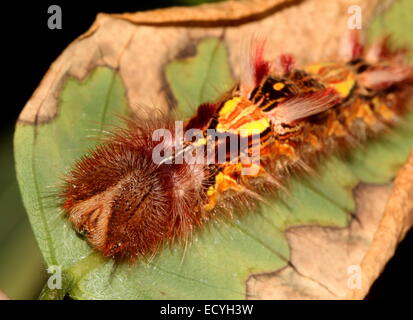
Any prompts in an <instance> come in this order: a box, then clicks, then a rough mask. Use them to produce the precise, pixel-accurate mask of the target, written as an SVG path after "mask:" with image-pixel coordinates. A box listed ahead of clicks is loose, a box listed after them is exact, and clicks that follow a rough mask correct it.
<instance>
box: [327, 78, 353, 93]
mask: <svg viewBox="0 0 413 320" xmlns="http://www.w3.org/2000/svg"><path fill="white" fill-rule="evenodd" d="M355 83H356V77H355V75H354V74H353V73H352V72H349V73H348V76H347V78H346V79H345V80H344V81H342V82H339V83H332V84H328V86H329V87H331V88H334V89H335V90H336V91H337V92H338V94H339V95H340V97H341V98H345V97H347V96H348V95H349V94H350V91H351V89H353V87H354V84H355Z"/></svg>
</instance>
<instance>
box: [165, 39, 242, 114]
mask: <svg viewBox="0 0 413 320" xmlns="http://www.w3.org/2000/svg"><path fill="white" fill-rule="evenodd" d="M196 51H197V52H196V55H195V56H193V57H189V58H185V59H181V60H175V61H172V62H171V63H169V64H168V65H167V66H166V68H165V75H166V79H167V81H168V84H169V86H170V87H171V90H172V92H173V94H174V97H175V99H176V100H177V103H178V105H177V111H178V114H179V115H180V116H181V117H183V118H187V117H190V116H192V115H193V114H194V112H195V111H196V108H197V107H198V106H199V105H200V104H201V103H204V102H214V101H216V100H217V99H219V98H220V97H221V95H222V94H223V93H225V92H227V91H228V90H229V89H231V87H232V86H233V85H234V83H235V82H234V80H233V79H232V75H231V69H230V66H229V63H227V50H226V47H225V45H224V44H223V42H222V41H220V40H219V39H216V38H208V39H205V40H204V41H202V42H201V43H200V44H199V45H198V46H197V48H196Z"/></svg>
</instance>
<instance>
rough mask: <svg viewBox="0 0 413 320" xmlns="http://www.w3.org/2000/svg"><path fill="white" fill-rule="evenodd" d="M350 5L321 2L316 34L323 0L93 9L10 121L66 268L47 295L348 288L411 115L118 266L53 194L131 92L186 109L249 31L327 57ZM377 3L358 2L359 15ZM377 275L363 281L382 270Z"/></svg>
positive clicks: (35, 209)
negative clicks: (302, 175) (95, 247)
mask: <svg viewBox="0 0 413 320" xmlns="http://www.w3.org/2000/svg"><path fill="white" fill-rule="evenodd" d="M257 3H259V5H258V4H257ZM344 3H345V1H343V2H342V1H337V2H331V1H324V2H323V7H324V8H325V11H317V12H318V14H319V15H321V16H320V17H322V18H323V19H321V18H320V19H315V18H314V16H311V19H310V18H308V19H310V20H311V21H313V23H314V24H315V25H314V30H312V31H311V32H312V36H311V37H309V36H308V30H307V24H306V21H305V20H306V19H307V18H305V17H308V16H309V14H310V13H312V14H314V12H315V11H314V10H315V7H317V5H319V2H317V4H315V1H304V2H298V3H296V2H291V1H275V2H274V1H271V2H270V1H264V0H262V1H251V5H250V6H248V9H246V7H245V6H243V5H241V4H239V3H233V2H227V3H219V4H214V5H205V6H202V7H200V8H196V7H195V8H175V9H168V10H160V11H155V12H147V13H136V14H125V15H103V14H102V15H99V16H98V18H97V21H96V22H95V24H94V25H93V26H92V27H91V29H90V30H89V31H88V32H87V33H86V34H84V35H83V36H81V37H80V38H78V39H77V40H76V41H75V42H74V43H72V44H71V45H70V46H69V47H68V48H67V49H66V50H65V51H64V52H63V54H62V55H61V56H60V57H59V58H58V59H57V61H56V62H55V63H54V64H53V65H52V67H51V69H50V70H49V72H48V73H47V74H46V76H45V78H44V79H43V81H42V83H41V85H40V86H39V88H38V89H37V90H36V92H35V93H34V95H33V97H32V98H31V99H30V100H29V102H28V103H27V105H26V107H25V109H24V110H23V112H22V114H21V116H20V119H19V123H18V125H17V127H16V133H15V155H16V168H17V174H18V179H19V184H20V188H21V192H22V195H23V200H24V204H25V207H26V209H27V212H28V214H29V217H30V221H31V224H32V227H33V230H34V232H35V235H36V238H37V241H38V243H39V246H40V249H41V251H42V253H43V255H44V258H45V260H46V263H47V264H48V265H49V266H51V265H58V266H61V268H62V270H63V280H64V281H63V288H62V290H48V289H47V287H45V290H44V292H43V294H42V298H44V299H56V298H62V297H63V296H64V295H66V294H69V295H70V296H71V297H72V298H75V299H243V298H246V297H247V298H274V297H277V298H291V297H295V298H303V297H307V298H344V297H346V296H347V295H348V294H349V288H348V287H347V280H348V274H347V267H348V266H350V265H360V264H361V262H362V260H363V257H364V256H368V254H369V248H370V247H369V245H370V243H373V242H372V240H373V237H374V235H375V233H376V231H377V230H379V229H380V227H381V225H380V218H381V217H382V216H383V211H384V207H385V205H386V201H385V200H386V197H388V195H389V191H390V189H391V187H390V186H388V185H385V186H383V185H379V186H377V187H371V188H372V189H371V188H370V189H369V188H366V187H363V186H361V187H360V185H359V183H360V181H363V182H370V183H376V184H377V183H379V184H383V183H387V182H388V181H389V179H390V178H391V177H393V176H394V175H395V173H396V171H397V169H398V168H399V167H400V166H401V165H402V164H403V163H404V162H405V161H406V159H407V155H408V152H409V150H410V149H411V148H412V147H413V145H412V139H411V137H412V136H413V119H412V116H411V115H409V118H408V119H407V121H406V125H405V126H404V127H402V128H400V130H397V131H395V132H394V133H392V134H390V135H388V136H387V137H386V138H384V139H380V140H377V141H373V142H371V143H370V144H369V145H368V147H367V148H366V149H365V150H358V151H357V152H355V153H353V154H352V155H351V157H349V159H347V160H346V161H343V160H340V159H337V158H330V159H329V160H328V161H326V162H325V163H324V164H323V165H322V166H321V168H320V170H319V177H317V179H315V177H312V178H311V179H309V178H308V179H293V181H291V184H290V190H291V192H290V195H283V196H282V197H281V199H274V201H273V202H272V203H271V206H269V207H266V208H264V209H263V210H262V212H260V214H254V213H251V214H250V215H248V216H246V217H245V218H242V219H238V220H234V221H232V222H230V223H222V222H212V223H211V224H210V225H209V226H208V227H207V228H206V229H205V230H203V232H200V233H197V234H196V235H195V236H194V238H193V241H192V242H191V244H190V245H189V246H188V248H186V249H185V250H184V248H181V247H179V246H174V247H172V248H171V249H166V250H163V251H162V252H161V253H160V254H159V255H158V256H156V257H155V258H154V259H153V260H152V261H151V262H150V263H138V264H135V265H132V266H131V265H126V264H121V265H117V266H114V264H113V261H111V260H105V259H103V258H102V257H100V255H99V254H98V253H95V252H93V251H92V250H91V249H90V248H89V246H88V245H87V244H86V242H85V241H84V240H82V239H80V238H79V237H78V236H77V235H76V233H75V232H74V231H73V229H72V228H71V226H70V225H69V223H68V222H67V221H66V220H65V219H64V217H63V216H62V212H61V210H60V209H59V208H58V205H57V204H56V201H54V200H53V193H54V192H55V190H56V188H57V187H58V185H59V181H60V178H61V177H62V176H63V175H64V173H65V172H67V170H69V169H70V167H71V165H72V164H73V163H74V161H75V159H77V158H79V157H80V156H81V155H82V154H83V153H84V152H85V150H86V149H87V148H89V147H92V146H93V145H94V144H95V142H94V140H92V139H87V138H88V137H90V136H91V137H93V136H95V137H96V136H97V135H99V134H100V132H101V130H102V129H105V130H106V129H107V128H110V127H108V126H107V125H108V124H111V125H121V124H120V122H119V120H118V118H117V117H116V115H126V114H128V113H129V112H130V110H134V106H135V105H136V104H137V103H139V104H146V105H148V108H151V106H153V105H156V106H157V107H165V106H167V105H168V104H167V103H166V102H167V101H168V100H171V98H172V99H173V100H175V101H176V102H177V106H178V109H179V110H178V111H179V112H182V113H183V114H185V115H187V114H189V111H190V110H191V108H193V106H196V105H197V104H199V103H201V102H204V101H208V100H214V99H216V98H217V97H219V96H220V95H221V94H222V93H224V92H225V91H226V90H227V89H228V88H229V87H230V86H231V84H232V83H233V80H232V79H235V78H237V77H238V75H239V72H240V70H239V69H238V66H239V59H240V55H239V52H240V50H239V47H238V45H237V44H239V43H240V42H241V39H243V38H246V37H248V36H250V35H251V32H252V31H253V30H260V31H262V32H263V33H264V34H265V33H266V32H267V33H268V35H269V36H268V43H269V45H270V47H269V52H270V54H274V56H275V55H276V53H277V52H279V50H277V48H276V46H277V45H278V46H279V44H280V43H282V45H283V49H285V51H290V52H292V53H295V54H296V56H297V60H298V62H299V63H302V62H306V60H308V61H311V60H312V61H317V60H322V59H325V58H327V57H328V55H329V54H332V52H334V49H336V48H337V43H338V40H339V36H340V34H341V30H334V28H329V29H326V28H324V29H322V28H318V27H317V24H318V23H321V20H322V23H323V24H325V23H328V22H331V23H337V22H339V21H341V22H342V23H343V24H342V25H345V21H346V18H347V16H346V10H341V11H340V8H342V5H344ZM405 3H406V2H405ZM375 4H376V2H375V1H368V0H365V1H360V5H362V6H363V10H364V11H363V13H364V15H363V19H364V21H368V18H369V15H370V14H371V12H372V8H374V7H375ZM334 8H335V9H336V10H335V9H334ZM325 12H330V13H331V12H336V13H337V14H329V15H325ZM306 14H307V16H306ZM264 17H265V19H264ZM185 19H186V20H185ZM291 21H294V23H291ZM307 22H308V20H307ZM208 24H210V25H208ZM194 25H195V26H197V27H196V28H194ZM274 30H276V31H278V32H274ZM320 30H325V32H320ZM304 31H306V32H304ZM286 34H293V35H296V36H294V37H288V38H287V37H285V35H286ZM300 34H302V36H301V37H300ZM303 34H305V36H303ZM298 40H300V41H298ZM309 41H311V48H312V49H313V50H311V52H310V51H309V50H308V48H309V47H310V42H309ZM297 43H300V45H299V46H298V45H297ZM325 43H328V46H325ZM188 51H189V53H190V54H188ZM182 56H184V58H183V57H182ZM396 182H397V180H396ZM356 186H358V187H357V188H356ZM353 194H355V195H356V199H354V197H353ZM377 199H380V200H381V201H378V200H377ZM366 203H373V204H374V206H373V209H374V210H372V209H371V208H364V207H363V205H365V204H366ZM367 207H368V206H367ZM355 217H356V218H355ZM360 221H361V222H362V226H363V228H360V227H359V225H358V224H357V223H358V222H360ZM405 225H406V226H407V224H405ZM403 232H404V231H403V230H400V231H399V232H398V233H397V234H395V235H393V238H392V239H396V238H397V239H398V236H400V235H402V234H403ZM395 243H397V241H395ZM346 250H349V251H348V252H347V251H346ZM393 250H394V248H393ZM388 258H389V257H387V259H388ZM334 259H336V260H334ZM332 261H334V263H332ZM386 261H387V260H386V259H384V260H383V261H381V265H380V266H379V267H383V265H384V263H386ZM363 272H366V273H367V274H368V270H367V271H366V270H364V269H363ZM367 278H369V277H367ZM369 281H370V282H366V283H365V284H363V285H364V286H365V287H363V288H367V289H364V290H368V288H369V286H370V285H371V283H372V281H374V277H370V279H369Z"/></svg>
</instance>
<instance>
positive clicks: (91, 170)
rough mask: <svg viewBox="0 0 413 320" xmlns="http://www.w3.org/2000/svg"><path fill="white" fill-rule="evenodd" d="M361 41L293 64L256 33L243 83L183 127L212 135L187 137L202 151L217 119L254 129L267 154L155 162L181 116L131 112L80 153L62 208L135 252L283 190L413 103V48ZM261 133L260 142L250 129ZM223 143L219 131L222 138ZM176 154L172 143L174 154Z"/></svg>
mask: <svg viewBox="0 0 413 320" xmlns="http://www.w3.org/2000/svg"><path fill="white" fill-rule="evenodd" d="M363 51H364V48H363V46H362V45H361V44H360V41H359V39H358V35H357V34H356V33H349V35H348V36H347V37H345V38H344V40H343V44H342V45H341V49H340V61H339V62H334V63H318V64H312V65H307V66H304V67H302V68H295V67H294V59H293V57H292V56H290V55H286V54H284V55H281V56H280V59H279V61H277V62H274V63H270V62H269V61H266V60H265V59H264V58H263V53H264V41H256V42H255V44H254V45H253V47H252V50H251V52H248V58H247V59H246V60H247V61H246V62H245V67H244V68H243V69H244V70H242V77H241V80H240V82H239V84H238V85H236V86H235V87H234V88H233V89H232V90H231V91H230V92H229V93H227V94H226V95H225V96H224V97H223V98H222V99H220V100H219V101H216V102H211V103H205V104H202V105H201V106H199V108H198V110H197V113H196V114H195V115H194V116H193V117H192V118H191V119H189V120H187V121H185V122H184V131H188V130H189V129H197V130H199V131H200V132H201V133H202V137H201V138H200V139H197V140H196V141H192V140H191V141H188V140H185V141H180V142H181V144H182V145H183V150H184V151H185V150H186V151H188V150H190V151H191V152H193V151H196V150H197V149H199V147H200V146H204V145H205V144H207V143H209V144H211V137H210V136H209V134H208V132H210V131H211V130H213V131H214V130H215V131H217V132H220V133H224V134H228V136H235V137H238V138H242V137H243V136H244V138H245V137H246V138H247V141H249V142H248V143H247V144H246V146H245V148H244V150H240V152H246V153H248V154H251V153H254V152H257V151H258V154H259V162H258V163H254V162H244V161H241V162H240V161H234V160H239V157H240V153H238V154H235V155H233V154H232V153H231V152H229V151H228V152H226V154H225V160H224V161H221V162H219V161H218V162H213V161H211V162H207V161H204V162H195V163H188V162H185V161H184V162H182V163H178V162H176V161H169V162H168V161H163V162H160V163H156V162H154V159H153V151H154V150H155V149H156V148H157V147H158V146H159V144H160V142H159V141H158V140H157V139H154V132H155V131H156V130H158V129H162V130H168V131H169V132H171V133H172V135H171V138H172V140H171V141H172V142H174V143H175V142H177V140H180V139H181V138H180V137H178V136H177V135H176V134H175V133H174V132H176V125H175V122H174V120H175V119H174V118H173V116H169V115H168V116H164V117H162V118H158V119H156V120H150V121H148V120H146V121H143V120H138V119H130V120H127V128H126V129H119V130H115V131H114V132H113V133H111V134H110V135H109V136H108V137H106V140H105V142H104V143H103V144H101V145H98V146H97V147H96V148H95V149H94V150H91V151H90V152H89V153H88V154H87V155H85V156H84V157H83V158H82V159H80V160H79V161H78V162H77V163H76V164H75V166H74V167H73V169H72V170H71V172H70V173H69V174H68V175H67V177H66V179H65V182H64V186H63V188H62V190H61V193H60V197H61V199H62V207H63V210H64V211H65V213H66V215H67V217H68V219H69V220H70V222H71V223H72V224H73V226H74V227H75V229H76V230H77V231H78V232H79V233H81V234H83V235H84V236H85V237H86V239H87V241H88V242H89V244H90V245H91V246H92V247H93V248H95V249H96V250H99V251H100V252H101V253H102V254H103V255H104V256H106V257H111V258H114V259H116V260H128V261H135V260H141V259H148V258H150V257H152V256H153V255H154V254H156V253H157V252H158V251H159V249H160V248H161V247H162V246H164V245H168V244H172V243H176V242H178V243H179V242H181V243H182V242H187V241H189V239H190V236H191V234H192V233H193V232H194V231H195V230H197V229H201V228H202V226H203V225H204V224H205V223H206V222H207V221H208V220H210V219H215V218H220V217H232V216H233V214H234V213H235V212H237V213H238V212H241V213H242V212H246V211H249V209H251V208H252V207H254V206H256V204H257V203H260V202H261V201H265V197H266V196H267V195H271V194H273V193H277V192H279V191H280V190H282V189H284V188H285V185H286V184H287V182H288V176H289V174H290V172H294V171H298V172H300V171H310V170H311V169H312V168H313V167H314V166H315V165H316V163H317V162H318V161H319V158H320V157H319V155H324V154H330V153H334V152H337V151H340V150H344V149H348V148H351V147H355V146H356V145H359V144H360V143H361V142H363V141H364V140H365V139H367V138H368V137H371V136H374V135H377V134H378V133H381V132H384V131H386V130H388V129H389V128H391V127H393V126H395V125H397V124H398V122H400V119H401V117H402V116H403V114H405V113H406V112H408V100H409V96H410V93H411V91H412V83H413V69H412V67H411V66H409V65H408V64H407V62H406V58H405V56H406V51H405V50H396V51H391V50H390V49H389V48H388V45H387V44H386V41H385V40H383V41H379V42H377V43H376V44H374V45H373V46H372V47H371V48H369V50H368V51H367V52H366V53H365V54H364V52H363ZM257 133H258V140H256V141H255V143H253V142H251V140H248V139H249V138H252V136H253V134H257ZM165 141H166V140H165V139H164V140H163V144H164V145H165V144H166V142H165ZM171 141H169V142H168V143H169V145H172V143H171ZM220 143H222V141H221V142H216V141H215V140H212V145H213V148H217V147H218V145H219V144H220ZM174 145H175V144H174ZM178 153H179V152H178V151H177V149H175V148H174V147H172V160H173V159H174V158H175V157H177V155H178ZM206 157H207V155H206V152H205V151H203V153H201V158H206ZM169 159H170V160H171V158H169ZM245 169H254V170H253V171H252V172H253V174H243V170H245Z"/></svg>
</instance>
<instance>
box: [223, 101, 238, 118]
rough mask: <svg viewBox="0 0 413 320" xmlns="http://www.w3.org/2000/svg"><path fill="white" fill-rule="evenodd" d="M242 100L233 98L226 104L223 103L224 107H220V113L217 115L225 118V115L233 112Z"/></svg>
mask: <svg viewBox="0 0 413 320" xmlns="http://www.w3.org/2000/svg"><path fill="white" fill-rule="evenodd" d="M241 100H242V98H241V97H235V98H232V99H230V100H228V101H227V102H225V104H224V106H223V107H222V109H221V111H220V112H219V115H220V116H221V117H225V116H226V115H228V114H230V113H231V112H233V111H234V110H235V108H236V107H237V106H238V104H239V103H240V102H241Z"/></svg>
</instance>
